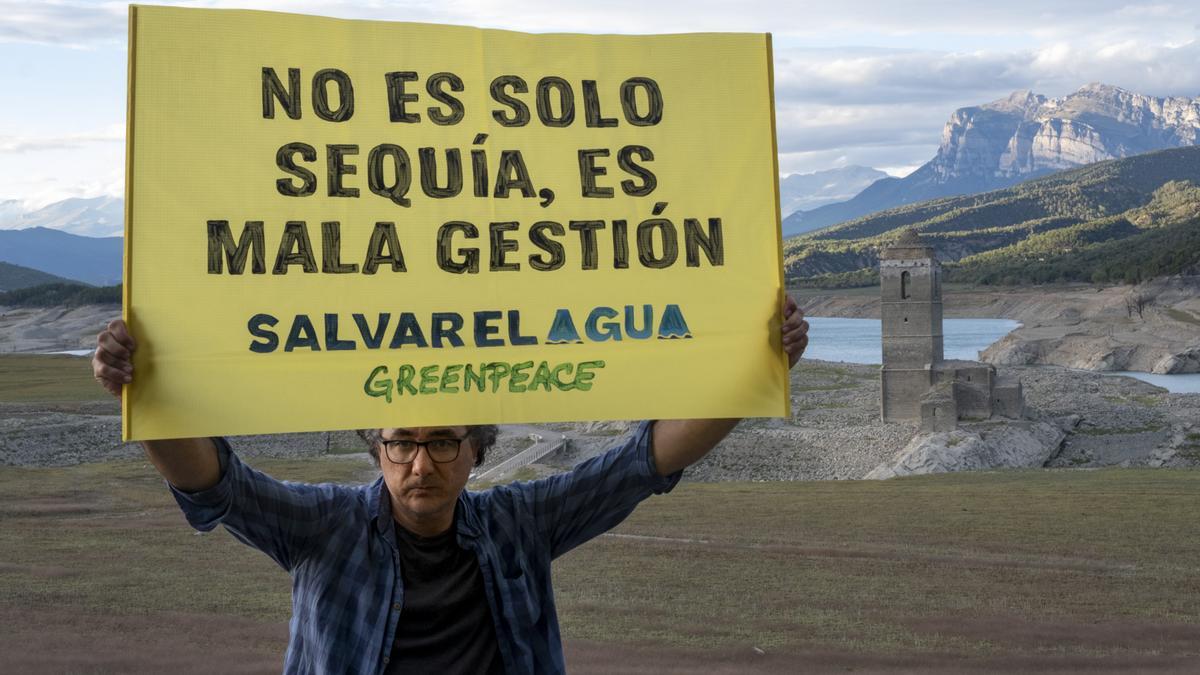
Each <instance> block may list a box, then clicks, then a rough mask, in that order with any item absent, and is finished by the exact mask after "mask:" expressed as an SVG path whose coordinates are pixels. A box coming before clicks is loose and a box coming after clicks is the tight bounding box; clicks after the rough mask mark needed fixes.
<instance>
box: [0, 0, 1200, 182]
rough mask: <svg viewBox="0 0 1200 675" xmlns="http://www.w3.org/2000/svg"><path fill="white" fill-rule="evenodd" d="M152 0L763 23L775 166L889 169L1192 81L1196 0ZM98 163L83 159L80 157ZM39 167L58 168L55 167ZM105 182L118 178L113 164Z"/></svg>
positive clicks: (756, 26) (40, 137)
mask: <svg viewBox="0 0 1200 675" xmlns="http://www.w3.org/2000/svg"><path fill="white" fill-rule="evenodd" d="M166 1H167V2H170V4H176V5H181V6H197V7H212V8H233V7H241V8H255V9H267V10H277V11H288V12H299V13H309V14H319V15H325V16H337V17H343V18H362V19H379V20H404V21H428V22H441V23H459V24H468V25H477V26H484V27H496V28H507V29H514V30H525V31H531V32H544V31H578V32H590V33H596V32H618V33H620V32H626V33H629V32H634V33H656V32H683V31H706V30H715V31H726V30H734V31H739V30H740V31H772V32H774V33H775V35H776V40H775V44H776V48H775V57H776V68H775V73H776V85H777V86H776V105H777V119H778V130H779V147H780V153H781V154H780V167H781V170H785V172H790V171H817V170H821V169H827V168H831V167H834V166H844V165H846V164H865V165H868V166H875V167H891V168H892V169H889V171H892V170H893V169H894V170H895V172H901V171H903V170H905V169H907V168H910V167H913V166H917V165H920V164H921V163H923V162H924V161H926V160H928V159H929V158H931V157H932V156H933V154H934V152H935V151H936V147H937V143H938V139H939V137H940V133H941V129H942V126H943V124H944V123H945V121H946V119H947V118H948V117H949V115H950V114H951V113H952V112H953V111H954V110H955V109H956V108H959V107H963V106H969V105H977V104H980V103H985V102H988V101H991V100H995V99H997V98H1002V97H1005V96H1007V95H1008V94H1009V93H1011V92H1012V91H1014V90H1017V89H1030V90H1033V91H1035V92H1037V93H1041V94H1045V95H1048V96H1062V95H1065V94H1067V93H1069V92H1071V91H1074V90H1075V89H1077V88H1079V87H1080V86H1082V85H1084V84H1086V83H1088V82H1104V83H1108V84H1113V85H1117V86H1121V87H1124V88H1127V89H1130V90H1132V91H1138V92H1141V93H1146V94H1151V95H1156V96H1165V95H1186V96H1193V97H1194V96H1197V95H1198V94H1200V68H1197V67H1196V65H1197V64H1200V39H1198V35H1200V32H1198V31H1200V28H1198V26H1200V23H1198V22H1200V5H1197V4H1196V3H1195V2H1194V1H1191V0H1189V1H1188V2H1175V1H1172V0H1166V1H1156V2H1154V3H1153V4H1142V3H1136V2H1131V1H1130V0H1058V1H1055V2H1046V1H1045V0H1006V1H1005V2H1003V3H975V4H971V5H970V6H966V5H963V4H962V3H955V2H950V1H933V0H913V1H912V2H904V3H896V2H894V1H893V0H846V1H844V2H839V3H815V2H791V3H782V2H778V1H776V0H745V1H743V2H739V3H731V2H728V0H694V1H693V2H691V3H689V4H688V6H687V8H686V10H683V11H681V10H680V9H679V7H678V6H677V5H672V4H670V3H649V2H645V0H607V1H606V2H604V3H602V4H596V3H590V2H589V3H584V2H573V1H572V0H508V1H505V2H499V1H498V0H443V1H438V2H435V1H433V0H419V1H417V2H385V1H381V0H375V1H370V2H352V1H350V0H334V1H330V2H322V1H318V0H297V1H285V0H257V1H246V0H242V1H234V0H188V1H186V2H178V1H177V2H171V1H170V0H166ZM127 11H128V10H127V5H126V4H125V3H122V2H104V1H102V2H85V1H84V0H51V1H49V2H42V3H31V2H28V0H21V1H16V0H0V13H2V14H0V15H2V16H4V17H5V18H4V20H3V21H0V41H7V42H36V43H42V44H52V45H60V46H71V47H81V46H82V47H89V46H94V45H97V44H102V43H103V44H121V43H123V42H124V40H125V30H126V21H127ZM0 84H2V82H0ZM113 86H114V87H120V83H119V82H116V81H114V82H113ZM34 114H36V113H34ZM31 117H32V116H31ZM0 133H8V134H12V135H7V136H3V135H0V153H8V154H15V153H21V154H22V155H23V160H22V161H24V160H25V159H27V158H33V157H35V156H41V155H42V154H46V156H47V157H49V156H55V157H60V156H61V155H60V154H58V153H59V152H62V151H65V150H68V149H73V148H82V149H84V150H87V151H89V152H97V153H98V152H100V151H101V149H103V153H104V156H105V157H108V158H110V159H111V157H113V156H116V155H118V154H119V151H120V148H119V147H118V146H117V142H119V141H120V140H121V137H122V135H123V129H117V128H113V129H107V130H101V131H97V132H94V133H84V132H80V133H76V134H66V133H63V134H58V135H54V134H53V133H46V134H38V133H30V132H29V131H28V130H27V129H21V128H19V127H18V128H11V127H10V128H6V129H4V131H3V132H0ZM108 146H112V147H108ZM49 163H50V161H49V160H46V161H45V165H47V166H48V165H49ZM98 165H99V164H98V160H97V162H96V163H95V164H93V166H98ZM43 175H45V176H54V177H56V178H61V179H62V180H67V176H66V174H62V175H59V174H55V173H53V172H46V173H44V174H43ZM81 175H82V176H86V177H85V178H82V179H80V180H78V181H77V182H80V183H82V182H84V181H93V183H89V185H91V187H89V188H88V189H89V190H96V189H106V190H112V189H113V188H112V185H111V184H110V183H104V181H100V183H103V184H106V185H109V187H107V188H98V187H96V185H97V183H96V182H95V179H93V178H91V176H93V175H95V172H94V171H91V172H89V173H86V174H82V173H81ZM0 177H3V176H0ZM18 178H20V180H19V181H18V182H14V181H13V180H11V179H7V186H6V188H5V189H6V190H12V189H14V186H15V185H18V184H19V185H23V186H26V188H27V189H29V190H34V191H38V193H39V194H41V193H48V191H58V192H59V193H61V192H62V191H63V190H65V189H66V187H65V186H64V185H61V184H57V183H54V182H53V181H51V182H50V183H34V182H31V181H28V180H25V177H23V176H18ZM115 180H116V181H118V182H117V186H118V187H119V180H120V177H119V175H117V176H116V177H115ZM47 185H50V186H51V187H46V186H47ZM26 188H22V189H26Z"/></svg>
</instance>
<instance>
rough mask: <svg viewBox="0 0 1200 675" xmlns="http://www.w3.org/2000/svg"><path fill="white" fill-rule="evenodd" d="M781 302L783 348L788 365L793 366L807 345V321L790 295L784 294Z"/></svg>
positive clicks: (802, 311)
mask: <svg viewBox="0 0 1200 675" xmlns="http://www.w3.org/2000/svg"><path fill="white" fill-rule="evenodd" d="M785 297H786V298H787V300H786V301H785V302H784V303H783V350H784V351H785V352H787V355H788V367H789V368H794V367H796V364H797V363H798V362H799V361H800V357H801V356H803V355H804V350H805V349H806V348H807V347H808V322H807V321H805V320H804V310H802V309H800V307H799V306H798V305H796V301H795V300H793V299H792V296H790V295H785Z"/></svg>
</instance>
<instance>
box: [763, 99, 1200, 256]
mask: <svg viewBox="0 0 1200 675" xmlns="http://www.w3.org/2000/svg"><path fill="white" fill-rule="evenodd" d="M1198 144H1200V98H1186V97H1168V98H1158V97H1154V96H1146V95H1143V94H1136V93H1133V92H1129V91H1125V90H1124V89H1120V88H1118V87H1112V86H1109V85H1105V84H1089V85H1087V86H1085V87H1083V88H1081V89H1079V91H1076V92H1074V93H1072V94H1069V95H1067V96H1064V97H1062V98H1053V99H1051V98H1046V97H1045V96H1042V95H1040V94H1034V93H1031V92H1028V91H1018V92H1015V93H1013V94H1012V95H1011V96H1009V97H1008V98H1005V99H1000V100H999V101H993V102H991V103H985V104H983V105H979V106H972V107H969V108H959V109H958V110H956V111H954V114H952V115H951V116H950V120H949V121H948V122H946V126H945V127H944V128H943V130H942V141H941V145H940V146H939V147H938V151H937V155H936V156H934V158H933V159H931V160H930V161H929V162H927V163H925V164H924V165H923V166H921V168H919V169H917V170H916V171H914V172H913V173H911V174H909V175H908V176H905V177H904V178H883V179H880V180H878V181H876V182H874V183H872V184H871V185H870V186H869V187H867V188H866V189H865V190H863V191H862V192H860V193H859V194H858V195H857V196H855V197H854V198H853V199H850V200H849V201H844V202H838V203H835V204H828V205H826V206H822V207H820V208H816V209H813V210H811V211H799V212H796V213H794V214H792V215H791V216H788V217H787V218H786V219H785V220H784V224H783V225H784V232H786V233H789V234H792V233H797V232H808V231H812V230H816V229H820V228H823V227H827V226H829V225H833V224H836V223H841V222H846V221H849V220H853V219H855V218H861V217H862V216H865V215H868V214H871V213H875V212H877V211H882V210H884V209H889V208H892V207H895V206H901V205H904V204H915V203H917V202H921V201H925V200H927V199H937V198H939V197H952V196H956V195H967V194H974V193H978V192H987V191H989V190H999V189H1001V188H1006V187H1009V186H1012V185H1015V184H1017V183H1019V182H1021V181H1024V180H1027V179H1029V178H1034V177H1036V176H1041V175H1045V174H1048V173H1052V172H1055V171H1061V170H1064V169H1070V168H1074V167H1078V166H1083V165H1085V164H1091V163H1093V162H1099V161H1102V160H1107V159H1116V158H1120V157H1129V156H1132V155H1138V154H1142V153H1145V152H1151V151H1153V150H1163V149H1166V148H1175V147H1184V146H1192V145H1198Z"/></svg>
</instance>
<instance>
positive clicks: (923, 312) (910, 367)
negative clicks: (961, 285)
mask: <svg viewBox="0 0 1200 675" xmlns="http://www.w3.org/2000/svg"><path fill="white" fill-rule="evenodd" d="M879 286H880V291H881V293H882V297H881V298H880V300H881V302H880V313H881V315H882V318H883V326H882V328H883V368H882V370H881V371H880V378H881V384H882V396H881V397H880V406H881V408H882V409H881V411H880V412H881V414H882V416H883V419H884V421H886V422H892V421H900V420H920V419H921V398H922V397H923V396H925V394H926V393H928V392H929V389H930V386H931V385H932V384H933V381H934V367H935V366H936V365H937V364H938V363H939V362H941V361H942V268H941V265H939V264H938V261H937V258H935V257H934V254H933V249H932V248H931V247H929V246H927V245H926V244H924V243H923V242H922V241H921V239H920V237H918V236H917V233H916V231H915V230H911V229H909V230H905V231H904V233H903V234H902V235H901V236H900V239H899V240H897V241H896V243H894V244H892V245H891V246H888V247H887V248H885V249H884V250H883V253H882V254H881V255H880V260H879Z"/></svg>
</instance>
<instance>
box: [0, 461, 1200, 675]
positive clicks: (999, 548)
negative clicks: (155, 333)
mask: <svg viewBox="0 0 1200 675" xmlns="http://www.w3.org/2000/svg"><path fill="white" fill-rule="evenodd" d="M254 463H255V464H256V465H257V466H259V467H260V468H263V469H265V470H267V471H268V472H270V473H272V474H274V475H276V476H279V477H281V478H291V479H297V480H322V481H323V480H333V481H343V482H355V481H360V480H364V479H367V478H369V477H370V476H369V472H370V470H371V469H370V467H369V466H368V465H367V464H366V463H365V462H363V461H362V460H361V459H351V458H342V457H330V458H325V459H321V460H310V461H280V460H256V461H255V462H254ZM1197 495H1200V472H1196V471H1168V470H1103V471H1031V472H1001V473H970V474H957V475H942V476H934V477H922V478H912V479H899V480H892V481H886V482H867V481H861V482H808V483H723V484H686V483H685V484H683V485H681V486H679V488H677V489H676V491H675V492H674V493H672V494H670V495H668V496H665V497H656V498H653V499H651V500H650V501H649V502H647V503H646V504H644V505H643V506H642V507H641V508H640V509H639V510H638V511H637V512H636V513H635V514H634V515H633V516H632V517H631V518H630V519H629V520H628V521H627V522H626V523H624V524H623V525H621V526H620V527H619V528H618V529H617V530H616V531H615V532H614V533H612V534H610V535H606V536H603V537H601V538H599V539H597V540H595V541H593V542H590V543H588V544H586V545H584V546H582V547H580V548H578V549H576V550H575V551H572V552H570V553H568V554H567V555H566V556H564V557H563V558H562V559H560V560H559V561H557V562H556V563H555V570H554V578H555V589H556V595H557V598H558V605H559V615H560V618H561V622H562V627H563V633H564V636H565V638H566V649H567V656H568V663H569V665H570V667H571V670H572V672H581V673H622V672H624V673H662V672H679V673H684V672H713V673H746V672H772V673H785V672H787V673H791V672H847V671H852V672H878V671H889V672H945V673H951V672H954V673H958V672H1015V671H1024V672H1081V671H1087V672H1097V671H1107V672H1131V671H1147V672H1195V671H1196V670H1197V669H1200V574H1198V572H1200V564H1198V562H1197V561H1198V560H1200V520H1198V519H1197V518H1196V517H1195V514H1196V508H1197ZM289 611H290V610H289V579H288V577H287V575H286V574H285V573H284V572H282V571H280V570H279V569H278V568H276V567H275V566H274V563H272V562H270V561H269V560H268V559H267V558H266V557H265V556H262V555H261V554H258V553H257V552H255V551H252V550H251V549H249V548H246V547H245V546H243V545H241V544H239V543H237V542H236V541H234V540H233V538H232V537H231V536H229V535H228V533H225V532H224V531H222V530H219V529H218V530H217V531H215V532H213V533H211V534H206V535H197V534H194V533H193V532H192V530H191V529H190V528H188V527H187V526H186V525H185V524H184V522H183V518H182V516H181V515H180V514H179V512H178V510H177V508H176V506H175V504H174V501H173V500H172V499H171V498H170V496H169V494H168V493H167V491H166V490H165V488H164V487H163V485H162V483H161V481H160V480H159V479H158V478H157V475H156V474H155V473H154V471H153V469H152V467H150V466H149V465H148V464H146V463H144V462H131V461H125V462H110V463H105V464H90V465H81V466H77V467H70V468H53V469H28V468H12V467H9V468H0V626H2V627H3V628H0V654H3V658H2V662H3V664H4V666H3V667H0V670H3V671H4V672H13V673H162V672H172V673H175V674H177V675H182V674H184V673H259V672H263V673H266V672H278V670H279V667H280V664H281V660H282V653H283V649H284V645H285V643H286V632H287V629H286V622H287V618H288V616H289Z"/></svg>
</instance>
